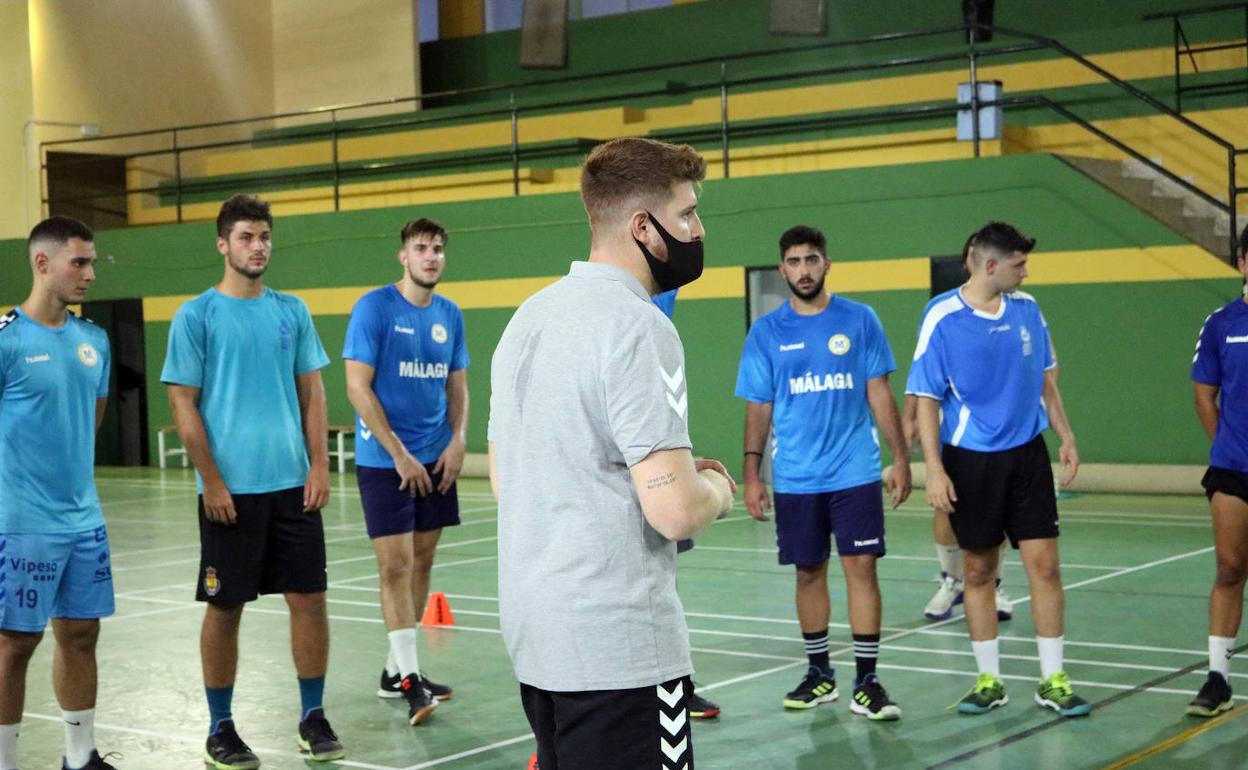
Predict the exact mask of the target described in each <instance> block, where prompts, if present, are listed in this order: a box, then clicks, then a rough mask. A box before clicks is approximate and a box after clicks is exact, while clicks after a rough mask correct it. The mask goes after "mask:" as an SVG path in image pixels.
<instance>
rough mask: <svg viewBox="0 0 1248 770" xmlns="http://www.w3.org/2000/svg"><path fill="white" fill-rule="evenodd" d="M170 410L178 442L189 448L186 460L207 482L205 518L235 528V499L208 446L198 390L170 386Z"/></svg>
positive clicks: (205, 483) (181, 386) (186, 386)
mask: <svg viewBox="0 0 1248 770" xmlns="http://www.w3.org/2000/svg"><path fill="white" fill-rule="evenodd" d="M169 408H170V409H171V410H172V411H173V424H174V426H175V427H176V428H177V430H178V440H180V441H181V442H182V446H184V447H185V448H186V456H187V457H189V458H191V463H192V464H193V465H194V466H195V470H197V471H199V477H200V478H201V479H203V482H204V515H205V516H206V517H207V518H208V520H209V521H211V522H215V523H217V524H233V523H234V522H235V520H236V519H237V514H236V513H235V511H234V499H233V498H232V497H231V496H230V490H229V489H228V488H227V487H226V486H225V480H224V479H223V478H221V471H220V469H218V468H217V461H216V460H215V459H213V457H212V450H211V449H210V448H209V446H208V431H207V430H206V429H205V428H204V420H203V417H202V416H201V415H200V413H199V388H195V387H191V386H190V385H174V384H172V383H171V384H170V385H169Z"/></svg>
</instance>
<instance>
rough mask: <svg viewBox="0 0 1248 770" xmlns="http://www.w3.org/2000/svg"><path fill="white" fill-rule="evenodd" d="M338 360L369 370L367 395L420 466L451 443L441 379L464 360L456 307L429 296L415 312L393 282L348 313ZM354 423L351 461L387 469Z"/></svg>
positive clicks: (377, 446)
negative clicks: (371, 395)
mask: <svg viewBox="0 0 1248 770" xmlns="http://www.w3.org/2000/svg"><path fill="white" fill-rule="evenodd" d="M342 357H343V358H349V359H351V360H352V361H359V362H360V363H362V364H368V365H369V366H371V367H373V368H374V369H375V370H376V372H375V374H374V375H373V392H374V393H376V394H377V399H378V400H379V401H381V408H382V409H383V410H384V411H385V413H386V419H387V420H388V421H389V422H390V427H391V428H392V429H393V430H394V432H395V435H397V436H398V437H399V440H400V441H402V442H403V446H405V447H407V451H409V452H411V453H412V456H413V457H415V458H416V459H417V460H419V461H420V462H421V463H423V464H425V465H428V464H430V463H433V462H436V461H437V459H438V455H440V454H442V450H443V449H445V448H446V445H447V444H449V443H450V441H451V423H450V420H449V419H448V416H447V400H446V378H447V375H449V374H450V373H451V372H457V371H459V370H460V369H466V368H467V367H468V363H469V362H468V346H467V344H466V343H465V341H464V316H463V314H462V313H460V312H459V308H458V307H456V305H455V303H454V302H451V301H450V300H449V299H447V298H445V297H440V296H438V295H437V294H435V295H433V301H432V302H430V303H429V306H428V307H417V306H416V305H413V304H412V303H410V302H408V301H407V299H406V298H405V297H404V296H403V294H402V293H400V292H399V290H398V287H396V286H394V285H393V284H391V285H389V286H382V287H381V288H380V289H374V290H372V291H370V292H369V293H367V294H365V295H364V296H363V297H360V301H359V302H357V303H355V308H353V309H352V310H351V320H350V321H349V322H348V323H347V339H346V342H345V343H344V344H343V348H342ZM355 419H356V423H357V426H356V430H357V432H356V434H355V435H356V442H355V462H356V464H357V465H363V466H366V467H370V468H393V467H394V460H393V459H391V457H390V454H389V453H388V452H387V451H386V449H385V447H383V446H382V445H381V442H379V441H377V440H375V439H374V438H373V436H372V433H371V432H370V431H369V430H368V426H367V425H365V424H364V421H363V420H362V419H360V416H359V415H358V414H357V415H356V417H355Z"/></svg>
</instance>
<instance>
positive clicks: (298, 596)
mask: <svg viewBox="0 0 1248 770" xmlns="http://www.w3.org/2000/svg"><path fill="white" fill-rule="evenodd" d="M286 606H287V607H289V608H290V611H291V612H299V613H324V612H325V594H324V593H288V594H286Z"/></svg>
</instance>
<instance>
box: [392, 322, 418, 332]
mask: <svg viewBox="0 0 1248 770" xmlns="http://www.w3.org/2000/svg"><path fill="white" fill-rule="evenodd" d="M394 330H395V331H396V332H398V333H399V334H415V333H416V330H415V329H413V328H411V327H410V326H399V325H398V324H395V325H394Z"/></svg>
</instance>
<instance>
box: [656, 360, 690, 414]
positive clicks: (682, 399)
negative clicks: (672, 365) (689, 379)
mask: <svg viewBox="0 0 1248 770" xmlns="http://www.w3.org/2000/svg"><path fill="white" fill-rule="evenodd" d="M659 373H660V374H661V375H663V384H664V385H666V386H667V405H668V406H670V407H671V408H672V411H674V412H675V413H676V414H678V415H680V419H682V420H683V419H685V415H686V414H688V412H689V391H688V388H684V387H683V386H684V384H685V367H683V366H678V367H676V371H675V372H674V373H672V374H668V373H667V370H666V369H664V368H663V367H662V366H659ZM681 390H684V391H685V392H683V393H681V392H680V391H681ZM678 393H679V394H680V395H679V397H678V396H677V394H678Z"/></svg>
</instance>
